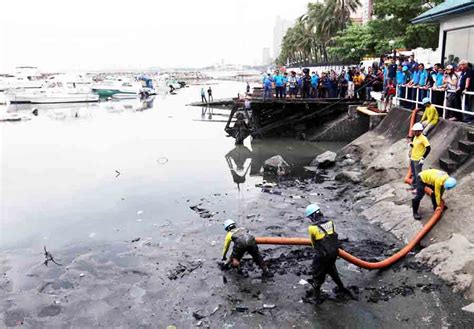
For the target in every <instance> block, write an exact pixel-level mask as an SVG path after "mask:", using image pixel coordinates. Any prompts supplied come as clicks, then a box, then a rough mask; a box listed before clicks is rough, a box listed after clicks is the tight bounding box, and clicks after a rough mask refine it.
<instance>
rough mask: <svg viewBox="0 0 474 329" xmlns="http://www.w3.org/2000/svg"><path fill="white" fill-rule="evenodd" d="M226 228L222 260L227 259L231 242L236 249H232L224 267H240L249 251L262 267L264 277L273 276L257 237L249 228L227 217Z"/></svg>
mask: <svg viewBox="0 0 474 329" xmlns="http://www.w3.org/2000/svg"><path fill="white" fill-rule="evenodd" d="M224 229H225V230H226V232H227V234H226V236H225V241H224V250H223V251H222V261H226V260H227V251H228V250H229V247H230V243H231V242H234V249H232V254H231V255H230V259H229V261H228V262H227V263H226V264H225V265H224V267H223V268H224V269H229V268H230V267H231V266H232V267H239V266H240V260H241V259H242V257H244V254H245V253H246V252H248V253H249V254H250V255H251V256H252V258H253V261H254V262H255V263H257V265H258V266H260V268H261V269H262V271H263V276H264V277H272V276H273V275H272V274H271V273H270V272H268V268H267V265H266V264H265V262H264V261H263V258H262V256H261V255H260V252H259V251H258V246H257V243H256V242H255V237H254V236H253V235H252V234H250V233H249V231H248V230H247V229H245V228H243V227H237V224H236V223H235V221H233V220H232V219H227V220H226V221H225V222H224Z"/></svg>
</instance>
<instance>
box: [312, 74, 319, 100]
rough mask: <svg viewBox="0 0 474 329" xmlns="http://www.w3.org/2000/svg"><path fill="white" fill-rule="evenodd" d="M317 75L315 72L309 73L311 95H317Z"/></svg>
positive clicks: (314, 96)
mask: <svg viewBox="0 0 474 329" xmlns="http://www.w3.org/2000/svg"><path fill="white" fill-rule="evenodd" d="M318 84H319V75H318V74H317V73H316V72H314V71H313V72H312V73H311V97H313V98H316V97H318Z"/></svg>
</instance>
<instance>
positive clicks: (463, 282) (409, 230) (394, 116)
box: [326, 109, 474, 300]
mask: <svg viewBox="0 0 474 329" xmlns="http://www.w3.org/2000/svg"><path fill="white" fill-rule="evenodd" d="M410 115H411V112H409V111H406V110H403V109H394V110H392V111H391V112H390V113H389V114H388V115H387V116H386V117H385V119H384V120H383V121H382V122H381V123H380V124H379V125H378V126H377V127H376V128H375V129H373V130H371V131H369V132H367V133H365V134H363V135H361V136H360V137H359V138H357V139H355V140H354V141H353V142H351V143H350V144H348V145H347V146H346V147H344V149H343V150H342V151H341V153H340V154H339V160H340V161H338V168H337V170H338V171H340V173H339V177H340V178H341V179H343V180H348V181H352V182H353V183H354V186H355V185H359V187H360V185H362V186H364V187H365V188H364V189H363V190H362V191H359V192H357V193H356V192H355V191H354V193H353V200H352V201H353V202H352V204H353V206H352V207H353V211H356V212H359V213H360V214H361V215H362V217H364V218H365V219H367V220H368V221H369V222H371V223H374V224H378V225H379V226H381V227H382V228H383V229H385V230H387V231H389V232H391V233H393V234H394V235H395V236H397V237H398V238H400V239H401V240H403V241H405V242H407V241H409V240H410V239H411V238H412V237H413V236H414V235H415V234H416V233H417V232H418V231H419V230H420V229H421V228H422V225H423V224H424V223H425V222H426V221H427V220H428V219H429V217H430V216H431V214H432V213H433V210H432V208H431V202H430V200H429V198H428V197H426V198H424V200H423V202H422V206H421V214H422V216H423V219H422V220H421V221H415V220H414V219H413V216H412V209H411V199H412V198H413V195H412V194H411V193H410V192H409V190H408V189H409V187H408V185H406V184H405V183H403V178H404V177H405V175H406V173H407V168H408V164H409V162H408V152H409V146H408V143H407V140H406V136H407V133H408V127H409V124H410ZM418 119H419V118H418ZM472 130H474V129H472V128H471V129H470V128H469V127H468V126H465V125H463V124H460V123H454V122H450V121H446V120H441V121H440V123H439V124H438V126H437V127H436V128H435V129H434V130H433V131H432V132H431V133H430V135H429V136H428V137H429V139H430V143H431V147H432V151H431V153H430V155H429V156H428V158H427V159H426V162H425V165H424V169H428V168H439V169H441V167H440V159H443V158H444V159H446V158H447V157H448V156H451V157H453V155H452V154H451V155H450V154H449V153H450V152H451V153H453V149H454V150H456V149H457V147H458V144H459V143H458V141H460V140H463V139H466V136H468V134H469V132H470V131H472ZM326 134H328V135H330V133H329V131H328V132H326ZM471 134H472V132H471ZM454 153H456V151H454ZM470 154H471V155H468V156H467V160H466V159H463V161H462V162H463V163H460V164H459V165H458V166H457V168H451V169H452V170H454V171H453V172H452V175H453V176H454V177H456V178H457V179H458V186H457V187H456V188H455V189H453V190H451V191H448V192H446V193H445V195H444V199H445V201H446V204H447V206H448V209H447V210H446V211H445V212H444V214H443V218H442V220H441V221H440V222H439V223H438V224H437V225H436V226H435V228H434V229H433V230H432V231H431V232H430V233H429V234H428V235H427V236H426V237H425V239H424V240H423V241H422V243H421V245H422V247H426V248H424V249H423V250H422V251H421V252H419V253H418V254H417V256H416V257H417V258H418V259H419V260H421V261H423V262H425V263H427V264H428V265H430V266H431V267H432V271H433V272H434V273H435V274H437V275H439V276H440V277H441V278H442V279H444V280H446V281H447V282H448V283H449V284H450V285H452V287H453V289H454V291H457V292H462V293H463V294H464V296H465V297H467V298H469V299H471V300H474V285H473V284H472V279H473V275H474V221H473V219H474V215H473V214H474V204H473V202H472V195H473V192H474V174H473V173H472V170H473V169H474V159H473V157H472V153H470ZM454 155H456V154H454ZM464 156H465V154H464ZM345 159H352V160H354V161H344V160H345Z"/></svg>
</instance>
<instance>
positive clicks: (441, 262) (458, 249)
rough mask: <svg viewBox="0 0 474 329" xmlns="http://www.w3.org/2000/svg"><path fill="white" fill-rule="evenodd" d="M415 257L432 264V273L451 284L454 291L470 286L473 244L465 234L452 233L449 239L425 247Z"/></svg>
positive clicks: (473, 260)
mask: <svg viewBox="0 0 474 329" xmlns="http://www.w3.org/2000/svg"><path fill="white" fill-rule="evenodd" d="M453 256H455V257H453ZM416 258H417V259H419V260H421V261H424V262H426V263H427V264H428V265H430V266H434V267H433V270H432V271H433V273H435V274H436V275H438V276H440V277H441V278H442V279H444V280H445V281H447V282H448V283H450V284H452V285H453V286H454V292H461V291H465V290H466V289H468V288H469V287H470V286H471V283H472V279H473V278H472V272H471V271H470V270H469V268H470V264H473V262H474V244H473V243H471V242H470V241H469V240H468V239H467V238H466V237H465V236H463V235H461V234H457V233H454V234H453V235H452V238H451V239H449V240H447V241H443V242H439V243H435V244H432V245H430V246H428V247H426V248H425V249H423V250H422V251H421V252H420V253H419V254H418V255H416Z"/></svg>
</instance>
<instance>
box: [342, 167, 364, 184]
mask: <svg viewBox="0 0 474 329" xmlns="http://www.w3.org/2000/svg"><path fill="white" fill-rule="evenodd" d="M335 179H336V180H338V181H345V182H352V183H354V184H357V183H360V182H361V181H362V174H361V173H360V172H359V171H349V170H343V171H341V172H340V173H339V174H337V175H336V177H335Z"/></svg>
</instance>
